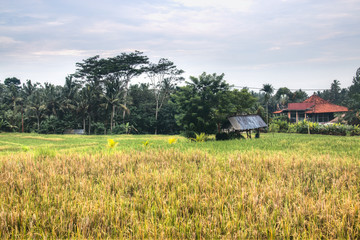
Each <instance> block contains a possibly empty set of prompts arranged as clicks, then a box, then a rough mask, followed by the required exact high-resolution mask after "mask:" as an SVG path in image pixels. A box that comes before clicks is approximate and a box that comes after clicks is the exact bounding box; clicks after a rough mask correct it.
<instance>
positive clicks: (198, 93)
mask: <svg viewBox="0 0 360 240" xmlns="http://www.w3.org/2000/svg"><path fill="white" fill-rule="evenodd" d="M186 83H187V85H186V86H184V87H181V88H179V89H178V90H177V91H176V93H175V94H174V95H173V101H174V102H175V103H176V105H177V107H178V112H179V114H178V115H177V116H176V118H177V121H178V124H179V125H180V126H181V127H182V128H183V129H184V130H185V131H194V132H198V133H200V132H205V133H215V132H216V129H217V127H216V126H217V124H216V123H217V119H216V118H215V115H216V111H217V110H218V107H219V103H220V97H221V94H222V93H223V92H225V91H229V89H230V86H229V84H227V83H226V81H225V80H224V74H221V75H217V74H215V73H214V74H206V73H205V72H204V73H203V74H201V75H200V76H199V77H198V78H197V77H192V76H191V77H190V81H189V82H186Z"/></svg>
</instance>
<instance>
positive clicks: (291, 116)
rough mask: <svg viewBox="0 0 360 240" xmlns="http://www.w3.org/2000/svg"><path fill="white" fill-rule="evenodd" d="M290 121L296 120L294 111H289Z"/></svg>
mask: <svg viewBox="0 0 360 240" xmlns="http://www.w3.org/2000/svg"><path fill="white" fill-rule="evenodd" d="M290 122H292V123H294V122H296V112H291V113H290Z"/></svg>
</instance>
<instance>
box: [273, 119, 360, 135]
mask: <svg viewBox="0 0 360 240" xmlns="http://www.w3.org/2000/svg"><path fill="white" fill-rule="evenodd" d="M269 130H270V132H287V133H306V134H323V135H338V136H346V135H348V136H359V135H360V126H359V125H347V124H341V123H336V124H326V125H323V124H319V123H316V122H308V121H306V120H304V121H301V122H298V123H288V122H287V121H282V120H273V121H272V122H271V123H270V127H269Z"/></svg>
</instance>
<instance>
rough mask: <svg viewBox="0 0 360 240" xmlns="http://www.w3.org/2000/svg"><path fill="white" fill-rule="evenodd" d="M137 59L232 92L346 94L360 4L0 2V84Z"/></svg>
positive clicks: (56, 78)
mask: <svg viewBox="0 0 360 240" xmlns="http://www.w3.org/2000/svg"><path fill="white" fill-rule="evenodd" d="M134 50H139V51H143V52H144V54H145V55H146V56H148V57H149V58H150V60H152V61H153V62H156V61H158V59H159V58H168V59H169V60H171V61H173V62H174V63H175V64H176V65H177V66H178V67H179V68H181V69H183V70H184V71H185V75H184V77H185V78H187V79H188V77H189V76H199V75H200V74H201V73H202V72H204V71H205V72H207V73H217V74H221V73H225V79H226V80H227V81H228V82H229V83H231V84H234V85H237V86H248V87H261V86H262V85H263V84H264V83H270V84H272V85H273V86H274V87H275V88H279V87H284V86H286V87H289V88H291V89H298V88H302V89H304V88H305V89H309V88H311V89H313V88H329V87H330V84H331V82H332V81H333V80H334V79H337V80H339V81H340V82H341V87H348V86H349V85H350V84H351V82H352V78H353V76H354V75H355V72H356V70H357V69H358V68H359V67H360V0H262V1H260V0H152V1H143V0H132V1H123V0H102V1H99V0H96V1H94V0H86V1H85V0H47V1H45V0H0V56H1V57H0V80H1V81H3V80H4V79H5V78H6V77H13V76H14V77H18V78H20V79H21V80H22V82H25V80H26V79H31V80H32V81H34V82H41V83H44V82H51V83H54V84H59V85H63V84H64V81H65V77H66V76H67V75H68V74H71V73H74V71H75V63H76V62H81V61H82V60H83V59H86V58H89V57H92V56H95V55H100V56H101V57H104V58H105V57H111V56H116V55H118V54H120V53H122V52H130V51H134Z"/></svg>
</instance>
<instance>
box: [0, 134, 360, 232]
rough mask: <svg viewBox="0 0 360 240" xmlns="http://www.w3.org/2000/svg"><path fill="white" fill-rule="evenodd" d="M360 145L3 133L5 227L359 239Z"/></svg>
mask: <svg viewBox="0 0 360 240" xmlns="http://www.w3.org/2000/svg"><path fill="white" fill-rule="evenodd" d="M174 138H175V139H176V140H175V141H174V140H172V141H170V142H172V144H170V143H169V139H174ZM108 139H113V140H114V141H115V142H118V144H117V145H116V146H114V147H113V148H109V147H108V146H107V145H108ZM359 156H360V137H339V136H322V135H310V136H308V135H297V134H262V135H261V138H260V139H247V140H231V141H208V142H202V143H195V142H190V141H189V140H187V139H185V138H183V137H180V136H164V135H160V136H153V135H113V136H70V135H37V134H8V133H1V134H0V238H15V239H16V238H17V239H24V238H31V239H34V238H35V239H36V238H116V239H129V238H130V239H144V238H145V239H148V238H151V239H154V238H155V239H168V238H173V239H214V238H215V239H243V238H267V239H279V238H280V239H292V238H295V239H298V238H306V239H307V238H312V239H315V238H325V239H339V238H347V239H358V238H360V213H359V208H360V157H359Z"/></svg>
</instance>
